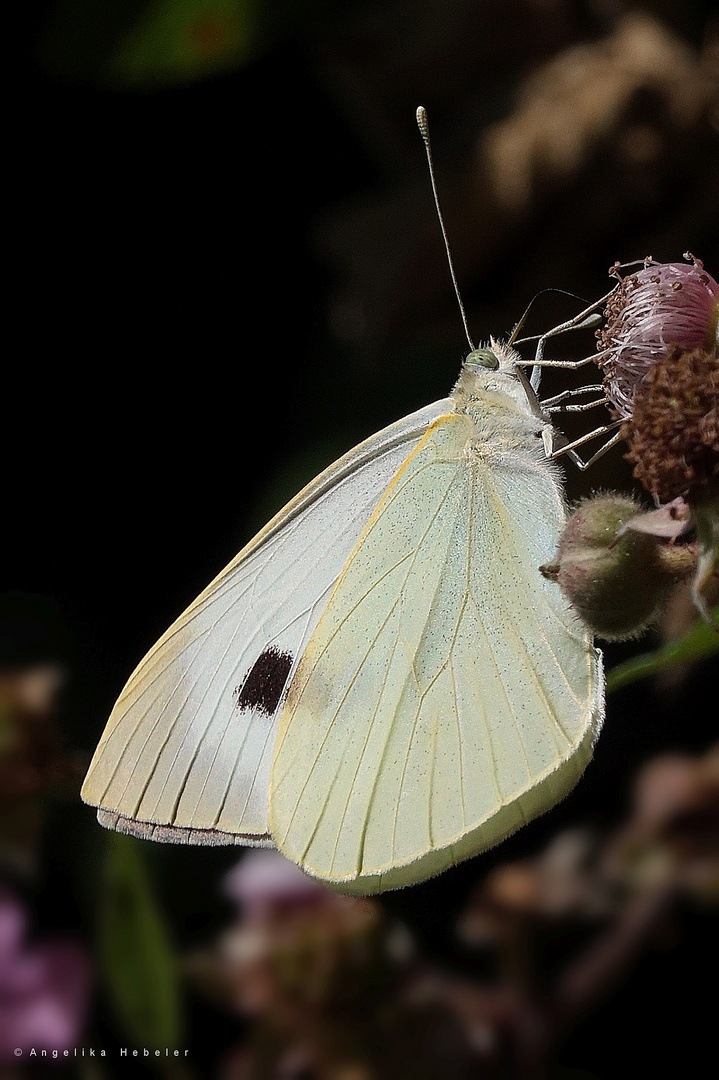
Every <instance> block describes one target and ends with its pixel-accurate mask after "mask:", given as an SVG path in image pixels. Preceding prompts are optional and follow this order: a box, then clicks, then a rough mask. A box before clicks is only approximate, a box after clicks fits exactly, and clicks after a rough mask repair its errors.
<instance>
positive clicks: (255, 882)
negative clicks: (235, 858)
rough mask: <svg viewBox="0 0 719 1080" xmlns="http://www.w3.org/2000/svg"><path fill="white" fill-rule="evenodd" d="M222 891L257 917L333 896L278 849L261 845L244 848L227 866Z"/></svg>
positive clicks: (250, 914)
mask: <svg viewBox="0 0 719 1080" xmlns="http://www.w3.org/2000/svg"><path fill="white" fill-rule="evenodd" d="M224 892H225V895H227V896H229V897H230V898H231V899H232V900H234V901H235V902H236V903H238V904H240V906H241V907H242V908H243V910H244V911H245V913H246V914H247V915H248V916H249V917H250V918H261V917H262V916H264V915H271V914H274V913H275V912H278V911H281V910H286V909H291V908H295V907H304V906H305V905H307V904H313V903H321V902H322V901H323V900H325V899H327V898H328V897H334V894H333V893H330V892H329V890H328V889H325V888H324V886H322V885H320V884H319V883H318V882H316V881H313V880H312V878H310V877H307V875H306V874H303V873H302V871H301V870H300V869H299V867H298V866H295V864H294V863H293V862H290V861H289V859H286V858H285V857H284V856H283V855H280V853H279V852H278V851H267V850H262V849H261V848H258V849H256V850H255V851H248V852H247V854H246V855H245V857H244V858H243V859H241V860H240V862H239V863H238V864H237V866H235V867H234V869H232V870H230V872H229V873H228V874H227V875H226V876H225V879H224Z"/></svg>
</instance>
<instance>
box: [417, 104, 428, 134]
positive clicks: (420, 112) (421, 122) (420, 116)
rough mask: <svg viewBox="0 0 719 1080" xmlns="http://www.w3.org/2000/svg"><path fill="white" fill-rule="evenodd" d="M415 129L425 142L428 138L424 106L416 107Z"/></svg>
mask: <svg viewBox="0 0 719 1080" xmlns="http://www.w3.org/2000/svg"><path fill="white" fill-rule="evenodd" d="M417 127H418V128H419V130H420V132H421V134H422V138H423V139H424V140H425V141H426V140H427V139H428V138H429V123H428V121H427V110H426V109H425V107H424V105H418V106H417Z"/></svg>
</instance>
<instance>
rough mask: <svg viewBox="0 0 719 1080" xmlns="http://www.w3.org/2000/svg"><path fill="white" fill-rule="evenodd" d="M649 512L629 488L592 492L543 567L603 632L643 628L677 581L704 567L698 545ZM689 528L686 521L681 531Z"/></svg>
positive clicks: (612, 634) (611, 635)
mask: <svg viewBox="0 0 719 1080" xmlns="http://www.w3.org/2000/svg"><path fill="white" fill-rule="evenodd" d="M644 517H645V515H643V514H642V508H641V506H640V504H639V503H638V502H636V501H635V500H634V499H632V498H629V497H627V496H624V495H615V494H601V495H595V496H593V497H592V498H590V499H586V500H584V501H583V502H582V503H580V504H579V506H578V507H577V508H576V510H575V511H574V512H573V514H572V515H571V516H570V518H569V520H568V521H567V524H566V526H565V529H564V532H563V533H562V536H561V538H560V541H559V546H558V548H557V558H556V562H555V563H554V564H553V565H551V566H544V567H540V570H541V572H542V573H543V574H544V576H545V577H547V578H549V579H550V580H552V581H556V582H558V584H559V586H560V587H561V589H562V590H563V592H564V593H565V595H566V596H567V597H568V599H569V600H570V601H571V603H572V606H573V607H574V608H575V610H576V611H577V613H578V614H579V615H580V616H581V617H582V619H583V620H584V622H586V623H587V625H588V626H589V627H590V628H591V629H592V630H593V631H594V633H595V634H597V635H598V636H599V637H603V638H606V639H608V640H621V639H622V638H627V637H632V636H634V635H635V634H638V633H640V632H641V631H642V630H644V629H645V628H646V627H647V626H649V625H650V624H651V623H652V622H653V621H654V619H655V618H656V617H657V616H658V615H659V612H660V611H661V608H662V606H663V604H664V601H665V599H666V597H667V593H668V591H669V589H670V588H671V586H672V585H673V584H674V583H675V582H676V581H679V580H681V579H682V578H684V577H686V576H688V575H689V574H691V573H693V572H694V570H695V568H696V560H697V556H696V551H695V549H694V547H693V546H689V545H680V544H674V543H673V540H667V538H666V536H667V530H664V531H662V529H661V528H659V529H658V532H659V533H660V535H657V534H656V533H655V531H646V529H645V527H643V526H642V524H641V522H642V521H643V519H644ZM635 521H636V522H637V524H636V526H635V524H634V523H635ZM653 529H654V526H653V525H652V530H653ZM681 531H683V525H682V523H681V522H680V523H679V525H678V528H677V529H676V530H675V535H676V534H678V533H680V532H681Z"/></svg>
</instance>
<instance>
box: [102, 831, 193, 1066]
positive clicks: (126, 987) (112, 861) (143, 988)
mask: <svg viewBox="0 0 719 1080" xmlns="http://www.w3.org/2000/svg"><path fill="white" fill-rule="evenodd" d="M98 929H99V950H100V958H101V962H102V966H103V972H104V977H105V985H106V987H107V992H108V996H109V998H110V1000H111V1002H112V1004H113V1006H114V1008H115V1010H116V1012H117V1015H118V1018H119V1019H120V1021H121V1023H122V1025H123V1027H124V1029H125V1031H126V1033H127V1035H128V1036H129V1037H130V1039H131V1040H132V1041H133V1043H134V1044H135V1045H136V1046H138V1047H140V1046H146V1047H148V1048H151V1049H154V1048H162V1047H165V1046H170V1047H177V1046H179V1038H180V1031H181V1019H180V990H179V983H178V977H177V965H176V962H175V958H174V955H173V952H172V947H171V945H170V940H169V936H168V933H167V929H166V927H165V923H164V921H163V918H162V914H161V911H160V908H159V907H158V905H157V901H156V899H155V897H154V895H153V890H152V886H151V882H150V878H149V875H148V872H147V866H146V863H145V856H144V853H143V851H142V842H141V841H139V840H135V839H133V838H132V837H129V836H122V835H121V834H119V833H109V834H108V840H107V852H106V860H105V866H104V874H103V878H102V884H101V893H100V911H99V928H98Z"/></svg>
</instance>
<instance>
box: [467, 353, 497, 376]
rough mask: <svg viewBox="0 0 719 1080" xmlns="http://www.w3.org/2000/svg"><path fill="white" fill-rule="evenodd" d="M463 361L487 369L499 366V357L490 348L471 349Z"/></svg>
mask: <svg viewBox="0 0 719 1080" xmlns="http://www.w3.org/2000/svg"><path fill="white" fill-rule="evenodd" d="M465 363H466V364H467V365H469V366H470V367H474V368H485V369H486V370H488V371H496V370H497V368H498V367H499V359H498V357H497V356H496V355H495V354H494V353H493V352H492V350H491V349H472V351H471V353H470V354H469V356H468V357H467V359H466V360H465Z"/></svg>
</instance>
